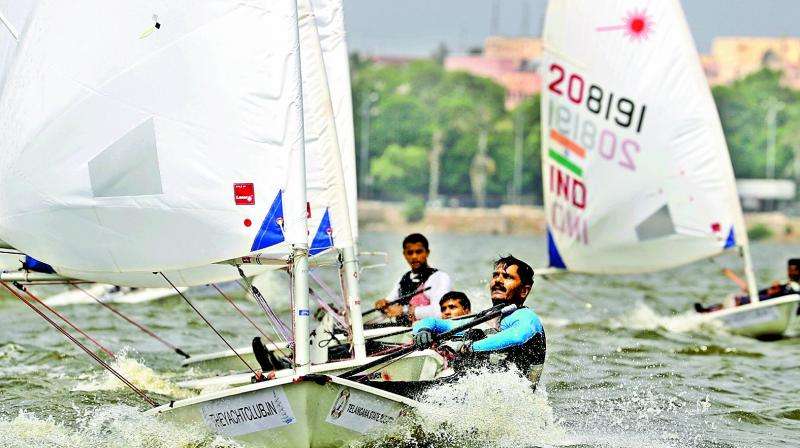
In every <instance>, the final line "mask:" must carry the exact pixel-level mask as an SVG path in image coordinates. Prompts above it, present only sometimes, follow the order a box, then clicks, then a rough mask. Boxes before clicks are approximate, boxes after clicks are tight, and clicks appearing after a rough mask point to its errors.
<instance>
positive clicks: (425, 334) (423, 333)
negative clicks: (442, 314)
mask: <svg viewBox="0 0 800 448" xmlns="http://www.w3.org/2000/svg"><path fill="white" fill-rule="evenodd" d="M432 345H433V333H432V332H431V331H430V330H420V332H419V333H417V334H415V335H414V346H415V347H417V350H425V349H426V348H430V347H431V346H432Z"/></svg>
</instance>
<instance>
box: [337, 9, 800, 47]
mask: <svg viewBox="0 0 800 448" xmlns="http://www.w3.org/2000/svg"><path fill="white" fill-rule="evenodd" d="M496 1H497V2H498V4H499V14H498V20H497V31H498V34H502V35H509V36H517V35H521V34H523V30H527V32H526V33H524V34H532V35H537V36H538V35H540V34H541V30H542V20H543V18H544V10H545V5H546V1H545V0H496ZM492 2H493V0H344V6H345V20H346V25H347V33H348V44H349V46H350V50H351V51H361V52H366V53H370V54H381V55H409V56H410V55H417V56H420V55H421V56H427V55H429V54H431V53H432V52H433V50H434V49H435V48H436V46H437V45H438V44H439V42H444V43H445V44H446V45H447V47H448V48H449V49H450V51H451V52H453V53H456V54H458V53H463V52H464V51H465V50H466V49H468V48H470V47H475V46H481V45H482V42H483V40H484V38H486V36H488V35H489V34H490V30H491V28H492ZM525 4H527V7H526V6H524V5H525ZM681 4H682V5H683V9H684V11H685V12H686V17H687V19H688V21H689V26H690V27H691V29H692V34H693V35H694V38H695V42H696V43H697V46H698V50H700V52H702V53H705V52H707V51H708V50H709V48H710V46H711V39H713V38H714V37H715V36H800V0H681ZM526 9H527V11H528V14H523V12H524V11H525V10H526Z"/></svg>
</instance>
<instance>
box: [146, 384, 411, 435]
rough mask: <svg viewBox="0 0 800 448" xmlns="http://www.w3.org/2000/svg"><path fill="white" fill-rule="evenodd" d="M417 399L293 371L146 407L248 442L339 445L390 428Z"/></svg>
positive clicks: (181, 422) (161, 414)
mask: <svg viewBox="0 0 800 448" xmlns="http://www.w3.org/2000/svg"><path fill="white" fill-rule="evenodd" d="M414 406H416V402H415V401H413V400H411V399H409V398H406V397H403V396H400V395H396V394H392V393H389V392H385V391H382V390H380V389H376V388H374V387H370V386H366V385H363V384H360V383H356V382H353V381H349V380H344V379H341V378H338V377H331V376H327V375H312V376H305V377H298V376H292V377H288V378H282V379H278V380H273V381H268V382H263V383H258V384H250V385H247V386H242V387H237V388H235V389H228V390H225V391H220V392H216V393H211V394H205V395H200V396H198V397H194V398H189V399H186V400H180V401H176V402H173V403H170V404H168V405H164V406H161V407H159V408H156V409H153V410H151V411H148V413H151V414H153V413H155V414H160V416H161V417H162V418H165V419H167V420H169V421H171V422H174V423H177V424H180V425H200V426H205V427H206V428H208V430H209V431H210V432H213V433H217V434H220V435H223V436H225V437H229V438H232V439H234V440H236V441H237V442H239V443H241V444H243V445H244V446H247V447H297V448H301V447H341V446H347V445H348V444H349V443H350V442H353V441H355V440H358V439H361V438H362V437H364V435H365V434H367V433H374V432H378V431H382V430H387V429H391V428H392V427H393V426H394V425H395V424H396V422H397V421H398V420H399V419H400V418H401V417H402V416H403V415H404V414H405V412H407V411H408V410H410V409H412V408H413V407H414Z"/></svg>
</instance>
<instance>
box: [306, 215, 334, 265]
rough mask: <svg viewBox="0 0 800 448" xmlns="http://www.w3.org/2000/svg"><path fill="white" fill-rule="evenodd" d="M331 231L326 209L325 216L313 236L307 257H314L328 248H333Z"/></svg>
mask: <svg viewBox="0 0 800 448" xmlns="http://www.w3.org/2000/svg"><path fill="white" fill-rule="evenodd" d="M332 234H333V231H332V230H331V217H330V215H329V214H328V209H327V208H326V209H325V215H324V216H323V217H322V221H320V223H319V228H317V233H316V234H314V240H313V241H312V242H311V249H309V251H308V254H309V255H316V254H318V253H320V252H322V251H324V250H326V249H328V248H331V247H333V237H332Z"/></svg>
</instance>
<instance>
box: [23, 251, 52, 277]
mask: <svg viewBox="0 0 800 448" xmlns="http://www.w3.org/2000/svg"><path fill="white" fill-rule="evenodd" d="M24 266H25V269H28V270H30V271H34V272H42V273H45V274H55V273H56V270H55V269H53V267H52V266H50V265H49V264H47V263H45V262H42V261H39V260H37V259H35V258H33V257H29V256H28V255H25V263H24Z"/></svg>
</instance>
